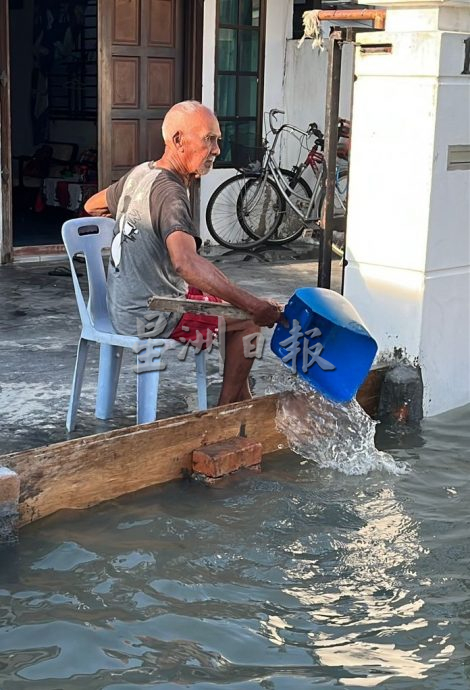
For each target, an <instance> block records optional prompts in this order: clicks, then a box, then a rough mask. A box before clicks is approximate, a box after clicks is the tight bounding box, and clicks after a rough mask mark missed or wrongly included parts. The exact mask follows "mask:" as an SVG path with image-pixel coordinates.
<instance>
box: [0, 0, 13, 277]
mask: <svg viewBox="0 0 470 690" xmlns="http://www.w3.org/2000/svg"><path fill="white" fill-rule="evenodd" d="M10 118H11V115H10V23H9V12H8V2H0V263H1V264H5V263H9V262H10V261H11V260H12V248H13V210H12V189H11V178H12V176H11V120H10Z"/></svg>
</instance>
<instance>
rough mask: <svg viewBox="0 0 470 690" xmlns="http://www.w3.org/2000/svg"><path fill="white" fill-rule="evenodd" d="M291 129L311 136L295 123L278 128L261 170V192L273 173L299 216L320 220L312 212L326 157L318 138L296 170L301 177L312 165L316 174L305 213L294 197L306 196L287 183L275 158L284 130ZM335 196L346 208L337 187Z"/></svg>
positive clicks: (254, 200)
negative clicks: (320, 147) (296, 203)
mask: <svg viewBox="0 0 470 690" xmlns="http://www.w3.org/2000/svg"><path fill="white" fill-rule="evenodd" d="M286 130H287V131H290V132H297V133H298V134H301V135H302V136H304V137H305V138H307V137H308V136H309V133H308V132H306V131H304V130H302V129H299V128H298V127H295V126H294V125H289V124H285V125H282V126H281V127H280V128H279V129H278V130H276V133H275V136H274V140H273V143H272V145H271V147H270V148H267V149H266V151H267V155H266V161H265V164H264V165H263V168H262V170H261V171H260V176H261V180H262V183H261V185H260V192H259V193H261V192H262V191H263V189H264V186H265V184H266V182H265V181H266V179H267V177H268V175H271V177H272V178H273V179H274V181H275V183H276V186H277V188H278V190H279V192H280V193H281V195H282V197H283V198H284V200H285V201H286V203H288V204H289V206H290V207H291V208H292V210H293V211H294V212H295V213H296V214H297V215H298V216H299V218H300V219H301V220H302V221H304V222H305V223H310V222H312V221H318V215H317V216H316V217H315V215H316V214H312V211H313V208H314V207H315V204H316V201H317V199H318V195H319V193H320V190H321V188H322V179H323V176H324V173H325V158H324V155H323V152H322V151H321V150H319V146H320V144H319V140H318V139H317V140H316V141H315V143H314V145H313V146H312V148H311V149H310V151H309V152H308V154H307V157H306V158H305V161H304V162H303V163H301V165H300V166H299V167H298V168H297V170H296V177H297V179H299V178H300V177H302V175H303V172H304V170H305V169H306V168H307V167H310V168H311V169H312V171H313V173H314V175H315V185H314V188H313V189H312V196H311V198H310V201H309V204H308V207H307V210H306V212H305V213H302V211H301V209H300V208H298V206H296V205H295V199H294V201H293V200H292V197H297V198H298V199H302V200H303V201H305V199H304V197H302V196H301V195H300V194H298V193H296V192H295V190H294V189H293V188H292V187H290V186H289V184H288V183H287V181H286V179H285V178H284V176H283V174H282V172H281V169H280V166H278V165H277V163H276V161H275V160H274V153H275V150H276V146H277V141H278V139H279V137H280V135H281V133H282V132H283V131H286ZM335 198H336V199H337V201H338V202H339V204H340V206H341V207H342V209H343V210H345V205H344V203H343V201H342V199H341V197H340V195H339V193H338V191H337V189H335ZM252 201H253V204H256V203H257V195H255V196H254V197H253V200H252Z"/></svg>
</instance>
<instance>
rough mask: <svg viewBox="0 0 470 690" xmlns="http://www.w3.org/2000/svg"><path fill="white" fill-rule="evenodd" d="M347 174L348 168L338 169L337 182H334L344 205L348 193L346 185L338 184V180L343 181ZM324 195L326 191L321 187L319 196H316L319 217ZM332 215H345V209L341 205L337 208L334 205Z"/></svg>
mask: <svg viewBox="0 0 470 690" xmlns="http://www.w3.org/2000/svg"><path fill="white" fill-rule="evenodd" d="M348 176H349V172H348V170H340V171H339V173H338V179H337V182H336V183H335V191H336V192H337V193H338V194H339V195H340V196H341V198H342V200H344V201H343V203H344V205H345V206H346V198H347V193H348V185H347V184H346V185H344V184H343V185H341V186H340V185H339V181H340V180H343V181H344V180H345V179H346V178H347V177H348ZM325 196H326V192H325V190H324V189H322V191H321V192H320V194H319V197H318V217H319V218H321V214H322V211H323V204H324V203H325ZM335 201H336V194H335ZM334 215H335V217H342V216H344V215H345V211H344V210H343V208H342V207H338V208H336V207H335V211H334Z"/></svg>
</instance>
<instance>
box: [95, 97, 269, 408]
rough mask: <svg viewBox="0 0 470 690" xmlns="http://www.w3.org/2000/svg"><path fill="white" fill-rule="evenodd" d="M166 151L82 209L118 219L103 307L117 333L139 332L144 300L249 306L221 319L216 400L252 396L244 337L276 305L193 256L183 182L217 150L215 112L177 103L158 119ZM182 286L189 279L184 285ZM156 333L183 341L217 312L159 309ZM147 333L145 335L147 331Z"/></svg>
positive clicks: (205, 167) (196, 242)
mask: <svg viewBox="0 0 470 690" xmlns="http://www.w3.org/2000/svg"><path fill="white" fill-rule="evenodd" d="M162 134H163V139H164V141H165V152H164V154H163V156H162V157H161V158H160V160H158V161H150V162H146V163H142V164H140V165H138V166H136V167H135V168H133V169H132V170H131V171H130V172H128V173H127V174H126V175H124V177H122V178H121V179H120V180H118V181H117V182H115V183H114V184H112V185H111V186H110V187H108V188H107V189H104V190H102V191H100V192H98V193H97V194H95V195H94V196H93V197H91V198H90V199H89V200H88V201H87V203H86V205H85V210H86V211H87V212H88V213H89V214H90V215H94V216H111V217H113V218H116V220H117V223H116V234H115V238H114V240H113V246H112V248H111V257H112V258H111V262H110V266H109V271H108V306H109V313H110V317H111V320H112V323H113V325H114V327H115V329H116V331H118V332H119V333H123V334H129V335H135V334H139V335H140V334H141V330H142V329H140V330H139V323H143V322H144V319H145V317H146V316H147V318H148V307H147V300H148V298H149V297H150V296H152V295H159V296H160V297H184V296H185V295H186V296H189V297H194V296H196V294H197V293H199V295H201V293H206V294H210V295H213V296H215V297H217V298H220V299H222V300H226V301H227V302H230V304H233V305H234V306H236V307H239V308H241V309H243V310H245V311H246V312H248V313H249V314H250V315H251V317H252V319H251V320H246V321H239V320H235V319H227V320H226V334H225V362H224V377H223V384H222V389H221V393H220V397H219V405H223V404H226V403H230V402H236V401H239V400H246V399H248V398H250V397H251V394H250V389H249V385H248V374H249V372H250V369H251V366H252V364H253V359H249V358H246V357H245V356H244V348H243V338H244V337H245V336H254V334H255V333H257V332H258V331H259V327H260V326H269V327H271V326H273V325H274V323H275V322H276V321H278V320H279V318H280V315H281V312H280V308H279V306H278V305H276V304H274V303H272V302H270V301H269V300H265V299H260V298H259V297H255V295H252V294H251V293H249V292H247V291H246V290H243V289H242V288H240V287H238V286H237V285H235V284H234V283H232V282H230V280H228V278H227V277H226V276H225V275H224V274H223V273H222V272H221V271H219V270H218V269H217V268H216V267H215V266H214V265H213V264H212V263H211V262H210V261H207V260H206V259H204V258H203V257H201V256H199V255H198V253H197V252H198V249H199V247H200V245H201V240H200V238H199V233H198V231H197V229H196V227H195V226H194V223H193V221H192V218H191V213H190V206H189V199H188V188H189V185H190V183H191V181H192V180H193V179H194V178H197V177H200V176H201V175H206V174H207V173H208V172H209V171H210V170H211V169H212V166H213V163H214V160H215V158H216V157H217V156H218V155H219V153H220V149H219V141H220V137H221V134H220V127H219V123H218V121H217V118H216V117H215V115H214V113H213V112H212V111H211V110H209V108H206V107H205V106H203V105H202V104H201V103H198V102H196V101H184V102H182V103H177V104H176V105H175V106H173V107H172V108H171V109H170V110H169V111H168V113H167V115H166V117H165V119H164V121H163V126H162ZM188 285H190V286H191V288H190V290H189V292H188ZM163 316H164V317H165V318H164V321H163V323H164V325H163V326H162V327H161V328H160V329H159V330H158V336H159V337H162V338H174V339H179V338H180V337H181V336H182V335H183V336H186V337H187V338H188V340H191V339H193V338H194V336H195V334H196V331H199V332H202V335H203V336H205V335H206V331H207V330H208V329H210V330H212V331H213V332H215V331H216V330H217V318H215V317H199V316H192V315H190V314H185V315H184V316H183V318H182V319H179V317H178V315H177V314H165V315H163ZM147 337H148V335H147Z"/></svg>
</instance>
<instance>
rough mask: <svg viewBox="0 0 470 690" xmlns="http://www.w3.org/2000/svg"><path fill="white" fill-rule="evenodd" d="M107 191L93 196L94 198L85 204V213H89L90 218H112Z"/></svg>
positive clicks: (103, 190)
mask: <svg viewBox="0 0 470 690" xmlns="http://www.w3.org/2000/svg"><path fill="white" fill-rule="evenodd" d="M106 191H107V190H106V189H102V190H101V191H100V192H97V193H96V194H93V196H91V197H90V198H89V199H88V201H86V202H85V211H86V212H87V213H89V214H90V216H104V217H105V218H111V217H112V216H111V213H110V212H109V208H108V202H107V201H106Z"/></svg>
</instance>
